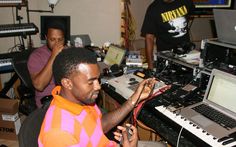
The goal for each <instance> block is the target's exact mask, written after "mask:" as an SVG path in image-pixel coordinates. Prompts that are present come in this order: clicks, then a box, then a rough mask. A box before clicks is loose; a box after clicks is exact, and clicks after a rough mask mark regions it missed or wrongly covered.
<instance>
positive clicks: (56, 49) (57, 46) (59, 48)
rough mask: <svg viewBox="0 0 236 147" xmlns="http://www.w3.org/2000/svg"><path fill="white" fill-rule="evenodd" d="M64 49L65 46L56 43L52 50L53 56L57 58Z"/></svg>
mask: <svg viewBox="0 0 236 147" xmlns="http://www.w3.org/2000/svg"><path fill="white" fill-rule="evenodd" d="M63 49H64V44H62V43H56V44H55V45H54V46H53V48H52V56H53V57H56V56H57V55H58V54H59V53H60V52H61V51H62V50H63Z"/></svg>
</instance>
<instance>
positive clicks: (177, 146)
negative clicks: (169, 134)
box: [176, 127, 183, 147]
mask: <svg viewBox="0 0 236 147" xmlns="http://www.w3.org/2000/svg"><path fill="white" fill-rule="evenodd" d="M182 131H183V127H181V129H180V131H179V136H178V139H177V143H176V147H179V140H180V137H181V133H182Z"/></svg>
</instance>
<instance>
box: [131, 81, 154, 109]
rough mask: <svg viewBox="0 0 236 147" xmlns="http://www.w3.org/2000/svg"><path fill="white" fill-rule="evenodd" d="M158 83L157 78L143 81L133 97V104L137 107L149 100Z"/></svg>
mask: <svg viewBox="0 0 236 147" xmlns="http://www.w3.org/2000/svg"><path fill="white" fill-rule="evenodd" d="M156 82H157V81H156V80H155V78H149V79H146V80H143V81H142V82H141V83H140V84H139V86H138V88H137V89H136V90H135V92H134V94H133V95H132V96H131V101H132V104H133V105H136V104H138V103H139V102H141V101H142V100H144V99H146V98H148V97H149V96H150V95H151V94H152V92H153V89H154V86H155V83H156Z"/></svg>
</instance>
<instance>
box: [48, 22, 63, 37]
mask: <svg viewBox="0 0 236 147" xmlns="http://www.w3.org/2000/svg"><path fill="white" fill-rule="evenodd" d="M49 29H58V30H61V31H62V32H63V33H64V35H65V26H64V24H63V23H62V22H61V21H59V20H52V21H49V23H48V24H47V25H46V30H47V31H46V35H47V34H48V30H49Z"/></svg>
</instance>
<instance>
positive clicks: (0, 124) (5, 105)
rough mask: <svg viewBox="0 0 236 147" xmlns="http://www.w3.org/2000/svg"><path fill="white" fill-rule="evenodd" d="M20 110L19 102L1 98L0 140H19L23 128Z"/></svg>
mask: <svg viewBox="0 0 236 147" xmlns="http://www.w3.org/2000/svg"><path fill="white" fill-rule="evenodd" d="M18 108H19V102H18V100H14V99H3V98H0V138H2V139H11V140H17V138H18V137H17V135H18V133H19V130H20V127H21V122H20V118H19V113H18Z"/></svg>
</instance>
